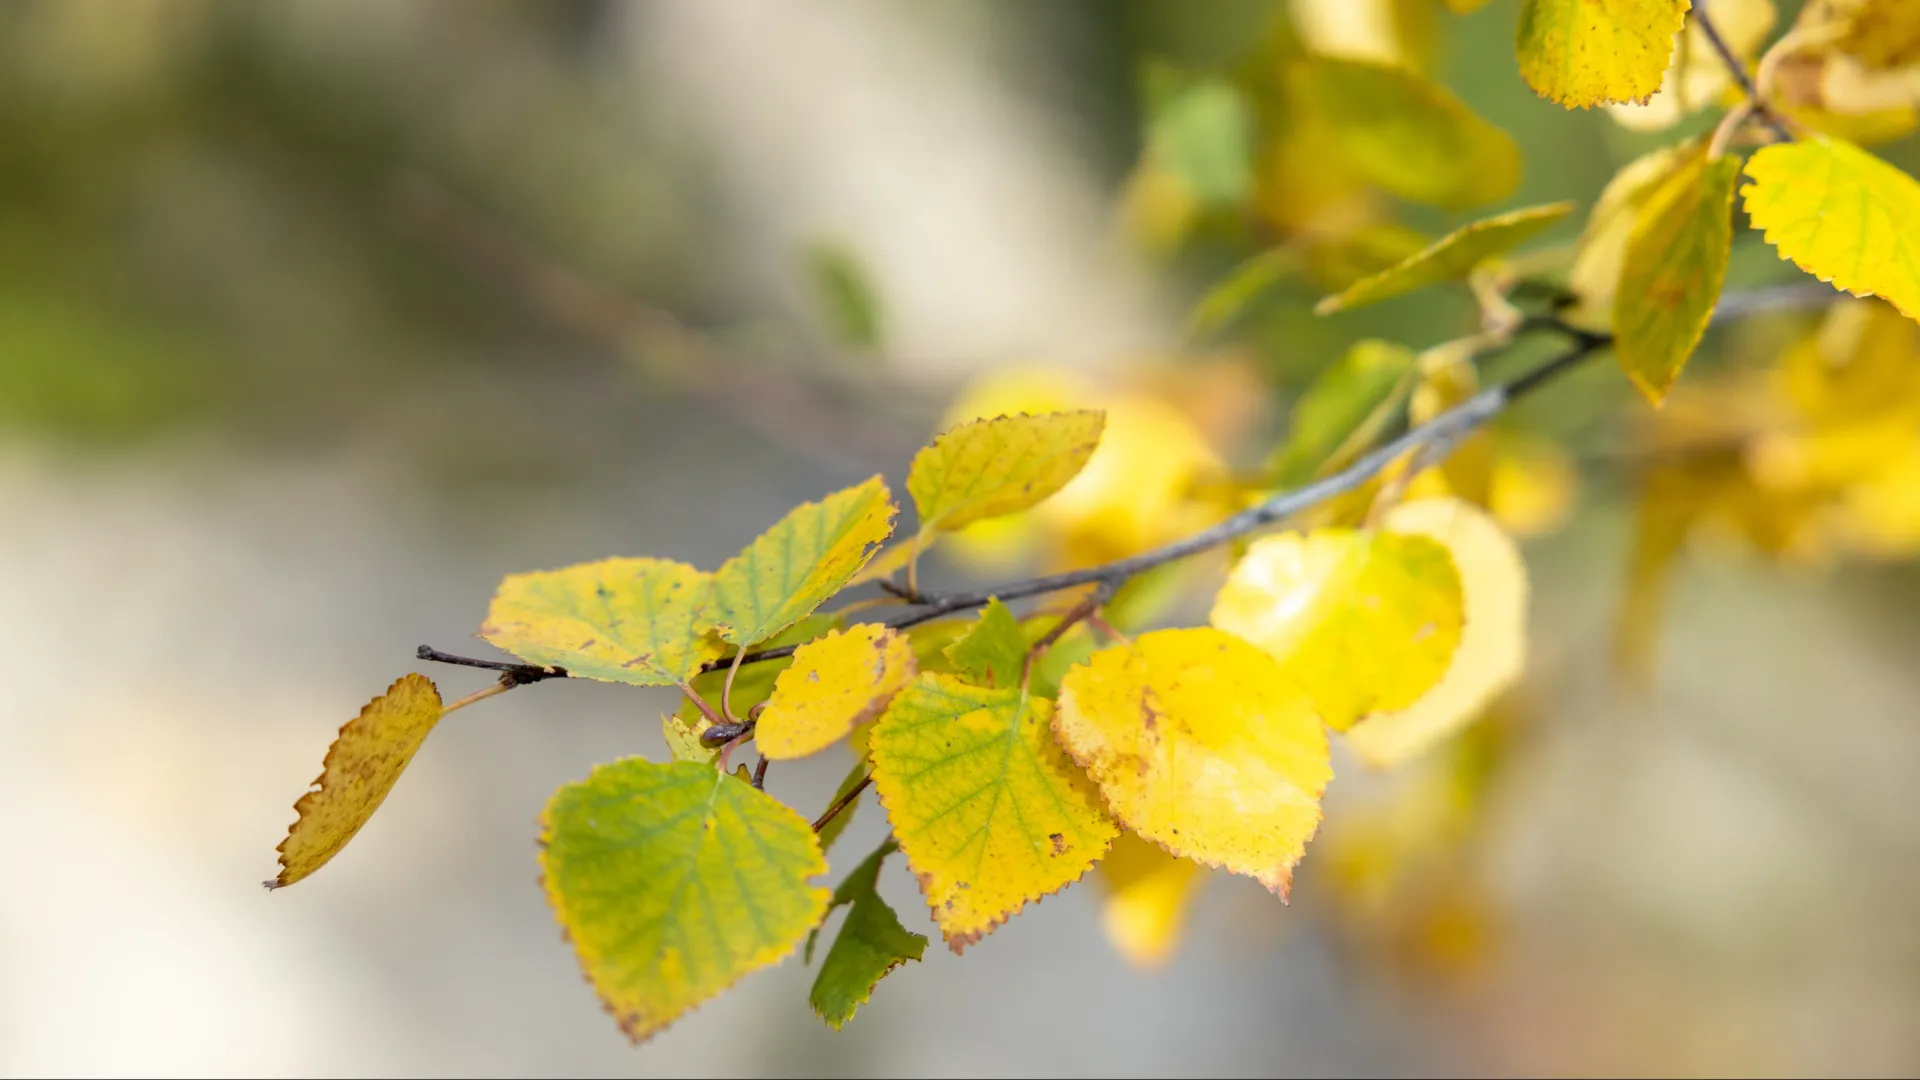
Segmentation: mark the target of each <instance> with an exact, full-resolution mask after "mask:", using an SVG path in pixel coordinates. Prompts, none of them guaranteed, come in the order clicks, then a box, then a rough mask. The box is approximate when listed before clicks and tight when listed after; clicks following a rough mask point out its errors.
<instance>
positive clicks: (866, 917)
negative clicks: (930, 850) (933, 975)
mask: <svg viewBox="0 0 1920 1080" xmlns="http://www.w3.org/2000/svg"><path fill="white" fill-rule="evenodd" d="M898 850H899V845H898V844H895V843H894V842H893V841H891V840H890V841H888V842H887V843H884V844H882V845H880V849H879V850H878V851H875V852H874V853H873V854H871V855H869V856H867V857H866V859H865V861H863V862H861V864H860V865H859V866H856V867H854V868H853V873H851V874H848V875H847V879H846V880H845V881H842V882H841V883H840V887H839V888H837V889H835V890H833V902H832V903H831V904H829V905H828V907H827V911H828V912H829V913H831V912H832V911H833V909H834V908H837V907H839V906H841V905H842V904H851V905H853V906H852V907H851V908H849V909H848V910H847V921H846V922H844V923H842V924H841V926H840V936H839V937H837V938H835V939H833V948H831V949H828V950H827V958H826V959H825V960H824V961H822V962H821V964H820V974H819V975H818V976H816V977H815V978H814V980H813V990H812V992H810V993H809V994H808V995H807V1001H808V1003H809V1004H811V1005H812V1006H813V1011H814V1012H816V1013H818V1014H819V1016H820V1019H822V1020H825V1021H826V1022H827V1024H828V1025H829V1026H831V1027H832V1028H833V1029H834V1030H835V1031H838V1030H839V1029H840V1028H841V1027H842V1026H843V1025H845V1024H846V1022H847V1021H849V1020H851V1019H853V1014H854V1012H855V1010H857V1009H859V1008H860V1006H862V1005H865V1004H866V1003H867V1001H868V999H870V998H872V997H873V988H874V987H876V986H878V985H879V984H880V980H881V979H882V978H884V977H885V976H886V974H887V972H889V971H892V970H893V969H894V968H897V967H899V966H900V965H901V964H904V963H906V962H907V961H909V960H913V961H918V960H919V959H920V956H921V954H922V953H924V952H926V949H927V938H926V935H924V934H915V933H911V932H909V931H908V930H907V928H906V927H904V926H901V925H900V917H899V916H898V915H895V914H894V913H893V909H892V908H891V907H888V906H887V902H886V901H885V900H882V899H880V894H879V892H877V891H876V889H875V886H876V885H877V884H878V883H879V880H880V864H881V862H883V861H884V860H885V859H886V857H887V856H888V855H890V854H892V853H893V852H895V851H898ZM819 934H820V931H818V930H815V931H814V932H813V933H812V934H809V935H808V936H807V962H808V963H812V962H813V943H814V941H815V939H816V938H818V936H819Z"/></svg>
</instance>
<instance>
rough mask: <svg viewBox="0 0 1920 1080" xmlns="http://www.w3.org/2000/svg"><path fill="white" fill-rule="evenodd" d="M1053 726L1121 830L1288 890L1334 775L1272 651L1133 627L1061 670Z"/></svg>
mask: <svg viewBox="0 0 1920 1080" xmlns="http://www.w3.org/2000/svg"><path fill="white" fill-rule="evenodd" d="M1054 731H1055V733H1056V734H1057V735H1058V736H1059V737H1060V741H1061V744H1062V745H1064V746H1065V747H1066V748H1067V752H1068V753H1070V754H1072V755H1073V757H1074V760H1076V761H1078V762H1080V764H1081V765H1083V766H1085V767H1086V770H1087V773H1088V775H1090V776H1092V777H1093V780H1094V783H1096V784H1098V785H1099V786H1100V794H1101V795H1102V796H1104V797H1105V799H1106V803H1107V808H1108V809H1109V810H1111V811H1112V812H1113V815H1114V817H1116V818H1118V819H1119V820H1120V822H1121V823H1122V824H1123V825H1125V826H1127V827H1128V828H1130V829H1132V830H1133V831H1135V832H1137V833H1139V834H1140V835H1141V836H1142V837H1144V838H1145V839H1148V840H1151V841H1153V842H1154V843H1156V844H1159V845H1160V846H1161V847H1162V848H1165V849H1166V850H1167V851H1168V852H1170V853H1172V854H1174V855H1181V856H1185V857H1186V858H1189V859H1193V860H1195V861H1197V862H1201V863H1205V864H1206V865H1208V866H1217V867H1220V868H1222V869H1225V870H1231V871H1233V872H1234V873H1237V874H1247V875H1249V876H1251V877H1253V878H1255V879H1256V880H1258V881H1259V882H1260V883H1261V884H1263V885H1265V886H1267V888H1269V889H1272V890H1273V891H1274V892H1275V893H1278V894H1279V895H1280V896H1281V897H1282V898H1284V897H1285V896H1286V895H1287V889H1288V886H1289V884H1290V883H1291V881H1292V877H1293V866H1294V864H1295V863H1297V862H1299V861H1300V856H1301V854H1302V853H1303V852H1304V851H1305V850H1306V843H1307V840H1308V839H1309V838H1310V837H1312V836H1313V832H1314V830H1315V829H1316V828H1318V827H1319V824H1320V793H1321V792H1322V791H1323V790H1324V789H1325V788H1326V785H1327V781H1328V780H1329V779H1331V778H1332V776H1333V770H1332V768H1331V766H1330V765H1329V764H1328V760H1327V737H1326V733H1325V732H1324V731H1323V730H1322V729H1321V727H1320V724H1319V722H1318V720H1317V719H1316V717H1315V716H1314V712H1313V708H1312V705H1311V704H1310V703H1309V701H1308V700H1307V698H1306V696H1305V695H1304V694H1302V693H1301V692H1300V691H1299V689H1298V688H1297V687H1295V686H1294V684H1293V681H1292V680H1291V679H1289V678H1287V675H1286V673H1285V672H1283V671H1282V670H1281V669H1280V666H1279V664H1278V663H1277V662H1276V661H1275V660H1274V659H1273V658H1272V657H1270V656H1268V655H1266V654H1265V653H1263V652H1261V651H1260V650H1259V649H1257V648H1255V647H1253V646H1252V645H1249V644H1248V643H1246V642H1245V641H1242V640H1240V639H1239V638H1237V637H1234V636H1233V635H1232V634H1228V633H1224V632H1222V631H1219V630H1214V629H1211V628H1209V627H1197V628H1194V629H1189V630H1156V631H1154V632H1153V633H1150V634H1142V635H1141V636H1140V637H1139V638H1138V639H1136V640H1135V641H1134V642H1133V643H1132V644H1130V645H1120V646H1116V647H1114V648H1111V649H1105V650H1102V651H1101V652H1097V653H1095V654H1094V655H1093V656H1092V657H1091V658H1089V659H1088V660H1087V662H1086V663H1085V664H1082V665H1080V666H1078V667H1076V668H1074V669H1073V670H1072V671H1070V672H1068V673H1067V677H1066V679H1065V680H1064V681H1063V682H1062V683H1061V687H1060V709H1059V711H1058V712H1057V713H1056V714H1055V715H1054Z"/></svg>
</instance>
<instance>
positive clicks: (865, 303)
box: [807, 243, 883, 350]
mask: <svg viewBox="0 0 1920 1080" xmlns="http://www.w3.org/2000/svg"><path fill="white" fill-rule="evenodd" d="M807 276H808V278H809V279H810V280H811V281H812V284H813V291H814V295H815V296H816V298H817V299H818V300H819V303H820V311H821V314H822V315H823V317H824V318H825V320H826V323H827V328H828V330H829V331H831V332H832V334H833V337H834V340H835V341H838V342H839V343H840V344H842V345H845V346H847V347H849V348H853V349H862V350H873V349H878V348H879V347H880V341H881V338H882V336H883V327H882V319H881V311H880V297H879V295H878V293H876V292H875V290H874V287H873V282H872V280H871V279H870V278H868V276H867V272H866V268H865V267H864V266H862V265H861V263H860V259H859V257H858V256H856V255H855V254H854V253H853V252H852V251H851V250H849V249H848V248H847V247H846V246H845V245H842V244H832V243H822V244H815V245H814V246H813V247H811V248H809V249H808V251H807Z"/></svg>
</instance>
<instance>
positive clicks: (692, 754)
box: [660, 712, 720, 765]
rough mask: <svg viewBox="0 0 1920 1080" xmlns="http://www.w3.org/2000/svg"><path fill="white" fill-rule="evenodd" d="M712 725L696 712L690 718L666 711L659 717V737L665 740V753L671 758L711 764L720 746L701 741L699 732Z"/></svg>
mask: <svg viewBox="0 0 1920 1080" xmlns="http://www.w3.org/2000/svg"><path fill="white" fill-rule="evenodd" d="M712 726H713V722H712V721H710V720H708V719H707V718H706V717H705V716H703V715H700V714H699V713H698V712H696V713H695V714H694V718H693V719H691V720H689V719H685V718H683V717H679V716H676V715H674V714H673V713H667V714H666V715H665V716H662V717H661V718H660V737H661V738H663V739H665V740H666V743H667V753H669V754H672V755H673V760H675V761H691V762H695V763H697V764H700V765H711V764H713V762H714V760H715V759H716V758H718V757H719V756H720V748H719V747H717V746H708V745H707V744H706V743H703V742H701V741H700V733H701V732H703V731H705V730H707V729H708V728H710V727H712Z"/></svg>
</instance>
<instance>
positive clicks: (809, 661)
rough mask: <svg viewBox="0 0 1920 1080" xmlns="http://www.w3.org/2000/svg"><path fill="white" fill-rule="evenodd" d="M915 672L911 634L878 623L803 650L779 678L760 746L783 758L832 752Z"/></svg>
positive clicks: (757, 731) (758, 735)
mask: <svg viewBox="0 0 1920 1080" xmlns="http://www.w3.org/2000/svg"><path fill="white" fill-rule="evenodd" d="M913 674H914V663H913V646H912V644H911V643H910V642H908V641H907V638H906V635H904V634H900V633H896V632H894V631H892V630H889V629H887V628H886V627H884V626H881V625H879V624H877V623H861V624H860V625H858V626H851V627H848V628H847V629H846V630H845V631H844V632H842V631H838V630H835V631H830V632H829V633H828V634H827V636H826V637H823V638H818V639H816V640H813V641H809V642H807V643H806V644H805V645H802V646H800V647H799V648H798V649H795V650H794V653H793V663H792V664H791V665H790V666H789V667H787V669H786V670H784V671H782V672H781V673H780V675H779V677H778V678H776V679H775V680H774V684H773V694H772V696H770V697H768V698H767V709H766V711H765V712H764V713H762V714H761V716H760V721H759V723H758V725H756V727H755V728H754V735H753V741H754V746H756V747H757V748H758V749H759V750H760V752H761V753H762V754H764V755H766V756H767V757H769V758H771V759H773V760H775V761H784V760H787V759H789V758H799V757H806V756H807V755H808V754H813V753H817V752H819V751H821V750H824V749H826V748H827V747H829V746H831V745H833V744H834V743H836V742H838V741H840V740H841V739H843V738H845V737H846V735H847V733H848V732H850V731H852V730H853V729H854V726H855V725H856V724H862V723H865V722H866V721H868V720H871V719H873V718H874V717H876V716H878V715H880V710H882V709H884V708H886V706H887V702H889V701H892V700H893V695H895V694H897V693H899V692H900V688H901V687H903V686H905V685H906V684H907V681H908V680H909V679H911V678H913ZM736 715H738V713H737V712H736Z"/></svg>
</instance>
